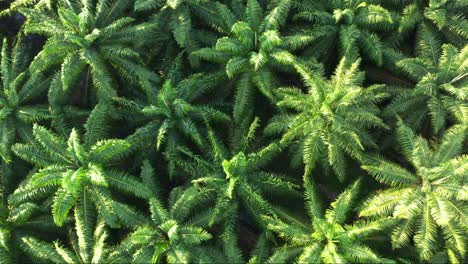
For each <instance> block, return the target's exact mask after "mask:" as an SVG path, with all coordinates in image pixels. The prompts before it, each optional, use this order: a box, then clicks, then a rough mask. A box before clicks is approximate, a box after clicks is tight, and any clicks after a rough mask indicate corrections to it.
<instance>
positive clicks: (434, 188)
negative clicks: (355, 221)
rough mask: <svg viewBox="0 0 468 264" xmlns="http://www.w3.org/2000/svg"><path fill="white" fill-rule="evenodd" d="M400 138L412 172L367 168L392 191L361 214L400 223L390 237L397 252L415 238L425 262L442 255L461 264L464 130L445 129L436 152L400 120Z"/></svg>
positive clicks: (383, 164)
mask: <svg viewBox="0 0 468 264" xmlns="http://www.w3.org/2000/svg"><path fill="white" fill-rule="evenodd" d="M397 133H398V141H399V143H400V146H401V148H402V154H403V155H404V157H405V158H406V159H407V161H408V162H409V163H410V164H411V168H405V167H402V166H401V165H399V164H396V163H393V162H390V161H385V160H381V159H378V160H376V161H373V162H370V164H368V165H364V166H363V169H365V170H367V171H368V172H369V173H370V174H371V175H372V176H374V177H375V178H376V179H377V180H378V181H380V182H382V183H384V184H387V185H390V188H388V189H385V190H382V191H381V192H379V193H378V194H377V195H375V196H373V197H371V198H370V199H369V200H368V201H367V202H366V203H365V205H364V207H363V209H362V211H361V213H360V215H362V216H377V215H378V216H383V215H389V214H392V215H393V217H394V218H397V219H401V222H400V224H399V225H398V226H397V227H396V228H395V229H394V230H393V233H392V241H393V245H394V247H402V246H405V245H408V244H409V243H410V240H411V238H412V239H413V241H414V244H415V246H416V248H417V250H418V253H419V256H420V258H421V260H424V261H429V260H431V258H432V257H433V256H434V254H435V253H436V252H437V251H441V250H443V251H445V252H446V254H447V255H448V257H449V258H450V261H451V262H452V263H460V262H462V261H463V258H464V256H465V254H466V239H465V237H464V235H465V234H466V232H465V231H466V228H467V225H466V223H467V219H466V214H467V212H468V211H467V209H468V208H467V207H466V200H467V195H466V194H467V190H468V185H467V184H466V176H467V175H468V174H467V169H466V164H468V163H467V162H468V160H467V158H468V156H466V155H461V156H459V154H460V152H461V151H462V147H463V141H464V138H465V136H466V126H460V125H459V126H454V127H452V128H451V129H449V130H447V131H446V132H445V135H444V136H443V138H442V140H441V142H440V144H438V145H437V146H436V147H434V148H433V149H431V147H430V146H429V143H428V142H427V141H426V140H425V139H423V138H422V137H417V136H416V135H415V134H414V133H413V131H412V130H411V129H410V128H409V127H407V126H406V125H404V124H403V122H402V121H401V120H400V121H399V124H398V129H397ZM441 241H444V242H445V245H444V246H443V247H442V246H441V245H440V242H441Z"/></svg>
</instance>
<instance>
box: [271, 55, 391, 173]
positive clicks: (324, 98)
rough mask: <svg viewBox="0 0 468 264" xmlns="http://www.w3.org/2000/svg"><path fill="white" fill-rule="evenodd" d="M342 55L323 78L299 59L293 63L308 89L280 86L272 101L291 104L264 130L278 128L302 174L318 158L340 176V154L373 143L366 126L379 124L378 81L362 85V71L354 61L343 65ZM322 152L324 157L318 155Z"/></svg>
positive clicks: (343, 165) (359, 150) (357, 154)
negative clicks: (297, 158)
mask: <svg viewBox="0 0 468 264" xmlns="http://www.w3.org/2000/svg"><path fill="white" fill-rule="evenodd" d="M345 61H346V59H342V60H341V62H340V64H339V65H338V67H337V68H336V70H335V74H334V76H333V77H332V78H331V80H325V79H324V78H323V77H322V76H319V75H318V74H316V73H315V72H312V71H311V70H310V69H308V68H307V67H305V66H304V65H302V64H300V63H297V64H296V65H295V68H296V69H297V71H298V72H299V74H300V75H301V77H302V79H303V80H304V83H305V86H306V87H307V89H308V92H307V94H304V93H303V92H302V91H301V90H299V89H297V88H284V89H281V90H280V94H281V95H282V98H281V100H280V101H279V102H278V107H280V109H284V110H292V113H286V111H284V112H283V113H281V114H278V115H276V116H274V117H273V118H272V120H271V122H270V123H269V124H268V126H267V127H266V128H265V133H267V134H269V135H271V134H278V133H282V134H283V136H282V139H281V143H282V144H291V143H293V144H292V146H293V147H295V148H296V150H295V152H296V153H297V154H298V155H300V157H301V159H302V161H303V163H304V164H305V167H306V168H305V170H306V174H309V173H310V172H311V171H312V169H314V168H315V166H316V163H317V162H318V161H324V162H322V165H323V166H326V167H327V166H328V167H329V166H331V168H332V169H333V171H334V172H335V174H336V175H337V176H338V178H339V179H340V180H344V178H345V176H346V155H349V156H351V157H352V158H355V159H357V160H360V159H361V157H362V153H363V151H364V150H365V148H366V147H376V145H375V142H374V140H373V138H372V136H371V135H370V134H369V132H368V130H367V128H369V127H376V128H385V127H386V125H385V124H384V123H383V121H382V120H381V119H380V118H379V117H378V116H377V114H378V113H379V108H378V107H377V105H376V103H377V102H379V101H380V100H381V99H382V98H383V97H384V96H385V94H384V93H382V92H379V89H381V88H382V86H380V85H374V86H370V87H368V88H366V89H364V88H363V87H362V83H363V81H364V78H363V77H364V76H363V75H362V73H360V72H359V71H358V66H359V61H357V62H355V63H353V64H352V65H351V66H350V67H349V68H348V67H347V66H345V65H346V62H345ZM323 157H325V159H324V158H323Z"/></svg>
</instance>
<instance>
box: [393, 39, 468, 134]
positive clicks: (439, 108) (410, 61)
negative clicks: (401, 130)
mask: <svg viewBox="0 0 468 264" xmlns="http://www.w3.org/2000/svg"><path fill="white" fill-rule="evenodd" d="M417 51H418V57H416V58H407V59H404V60H402V61H400V62H398V64H397V65H398V66H399V67H400V68H401V69H402V70H403V71H405V72H406V73H407V74H408V75H409V76H410V77H411V78H412V79H414V80H415V81H416V85H415V87H414V88H413V89H410V90H404V91H403V93H402V94H400V95H398V96H396V97H395V98H394V100H393V101H392V103H391V104H390V105H389V107H388V108H387V109H386V113H387V114H389V115H394V114H395V113H398V114H402V113H404V115H403V117H404V118H407V119H408V122H410V123H411V124H412V125H413V127H416V128H418V127H420V126H421V125H422V124H423V121H424V120H425V119H426V118H427V116H428V115H429V116H430V119H431V124H432V128H433V131H434V132H435V133H438V132H440V131H441V130H442V129H443V128H444V127H445V124H446V123H447V120H452V121H454V122H457V123H462V124H466V123H467V122H468V105H467V98H468V97H467V95H468V92H467V88H466V85H467V83H468V78H467V77H468V75H467V70H468V68H467V66H466V62H467V56H466V54H467V53H468V46H465V48H463V50H461V51H459V50H458V49H457V48H456V47H454V46H453V45H450V44H443V45H441V43H440V42H439V40H438V39H437V38H436V37H435V36H434V35H432V34H431V33H430V32H429V31H424V32H422V33H421V36H420V42H419V45H418V50H417Z"/></svg>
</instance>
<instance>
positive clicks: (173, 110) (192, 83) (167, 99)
mask: <svg viewBox="0 0 468 264" xmlns="http://www.w3.org/2000/svg"><path fill="white" fill-rule="evenodd" d="M218 79H219V74H218V75H216V74H207V75H201V74H198V75H193V76H190V77H188V78H186V79H184V80H182V81H181V82H179V83H178V84H177V85H172V83H171V81H166V82H165V83H164V85H163V87H162V88H161V89H160V90H159V91H158V92H157V94H154V95H152V96H148V98H147V102H144V103H138V102H128V100H121V102H124V103H125V105H131V106H132V107H131V108H132V109H133V110H136V112H137V113H139V114H140V115H141V114H142V115H143V116H144V118H143V119H144V121H146V122H147V124H146V125H144V126H142V127H140V128H139V129H138V130H137V132H136V133H135V134H134V135H132V136H131V137H130V138H131V143H134V144H133V146H134V147H135V146H137V145H138V144H141V143H144V144H145V145H146V144H147V143H148V141H152V142H154V141H155V142H156V149H157V150H161V149H162V148H164V155H165V157H166V159H167V161H168V162H169V168H170V169H169V172H170V175H172V174H173V171H174V162H173V159H172V158H171V157H172V156H173V155H174V154H175V152H176V149H177V146H179V145H181V144H182V142H184V140H185V139H188V141H189V142H193V143H195V145H196V146H198V147H200V148H203V146H204V142H205V141H204V139H203V138H204V134H203V132H204V131H205V130H206V129H205V128H204V120H208V121H210V122H227V121H229V120H230V118H229V116H228V115H226V114H224V113H223V112H221V111H219V110H217V109H215V108H213V107H210V106H209V105H205V106H202V105H199V104H195V102H196V100H197V99H199V98H200V97H201V96H202V95H203V94H204V92H203V91H202V90H208V89H209V87H210V86H214V85H215V84H216V83H218ZM208 82H210V83H208ZM202 85H203V86H204V87H203V88H202V87H201V86H202ZM194 88H195V89H198V91H197V92H195V91H194V90H193V89H194ZM146 131H151V133H146ZM155 131H156V133H155Z"/></svg>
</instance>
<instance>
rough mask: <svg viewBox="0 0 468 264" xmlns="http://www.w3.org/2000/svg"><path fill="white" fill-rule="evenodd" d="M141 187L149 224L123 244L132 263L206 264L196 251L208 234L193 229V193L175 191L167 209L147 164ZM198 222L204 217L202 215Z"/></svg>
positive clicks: (195, 198)
mask: <svg viewBox="0 0 468 264" xmlns="http://www.w3.org/2000/svg"><path fill="white" fill-rule="evenodd" d="M141 177H142V179H143V183H144V184H145V185H146V186H147V187H148V188H149V189H150V190H149V197H148V199H149V207H150V211H151V221H150V222H149V223H148V224H146V225H140V226H138V228H137V229H136V230H135V231H134V232H132V233H131V234H130V235H129V237H128V238H126V240H125V242H124V243H125V244H126V245H127V247H126V248H127V249H128V250H130V251H131V252H134V253H133V259H132V261H133V263H160V262H159V261H163V260H166V261H167V262H168V263H207V262H210V258H209V255H208V254H206V253H204V252H202V251H197V250H196V249H197V247H199V246H200V244H202V243H203V242H204V241H206V240H209V239H211V234H210V233H208V232H207V231H205V230H204V229H203V228H202V227H200V226H197V225H195V224H194V223H195V222H197V220H196V219H197V214H196V213H195V214H194V212H193V211H191V210H192V208H193V206H196V204H197V202H198V201H200V200H199V199H198V198H197V196H198V192H197V191H196V190H195V189H189V190H187V191H185V192H183V191H182V190H181V189H180V188H176V189H174V190H173V191H172V192H171V194H170V195H169V199H168V200H169V202H168V205H167V206H166V205H165V204H166V203H165V201H163V200H162V199H161V198H160V197H161V193H160V192H161V187H160V184H159V182H158V181H156V177H155V176H154V170H153V168H152V167H151V165H150V164H149V162H148V161H145V162H144V163H143V166H142V169H141ZM200 216H201V218H202V219H203V218H206V215H204V214H201V215H200Z"/></svg>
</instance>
